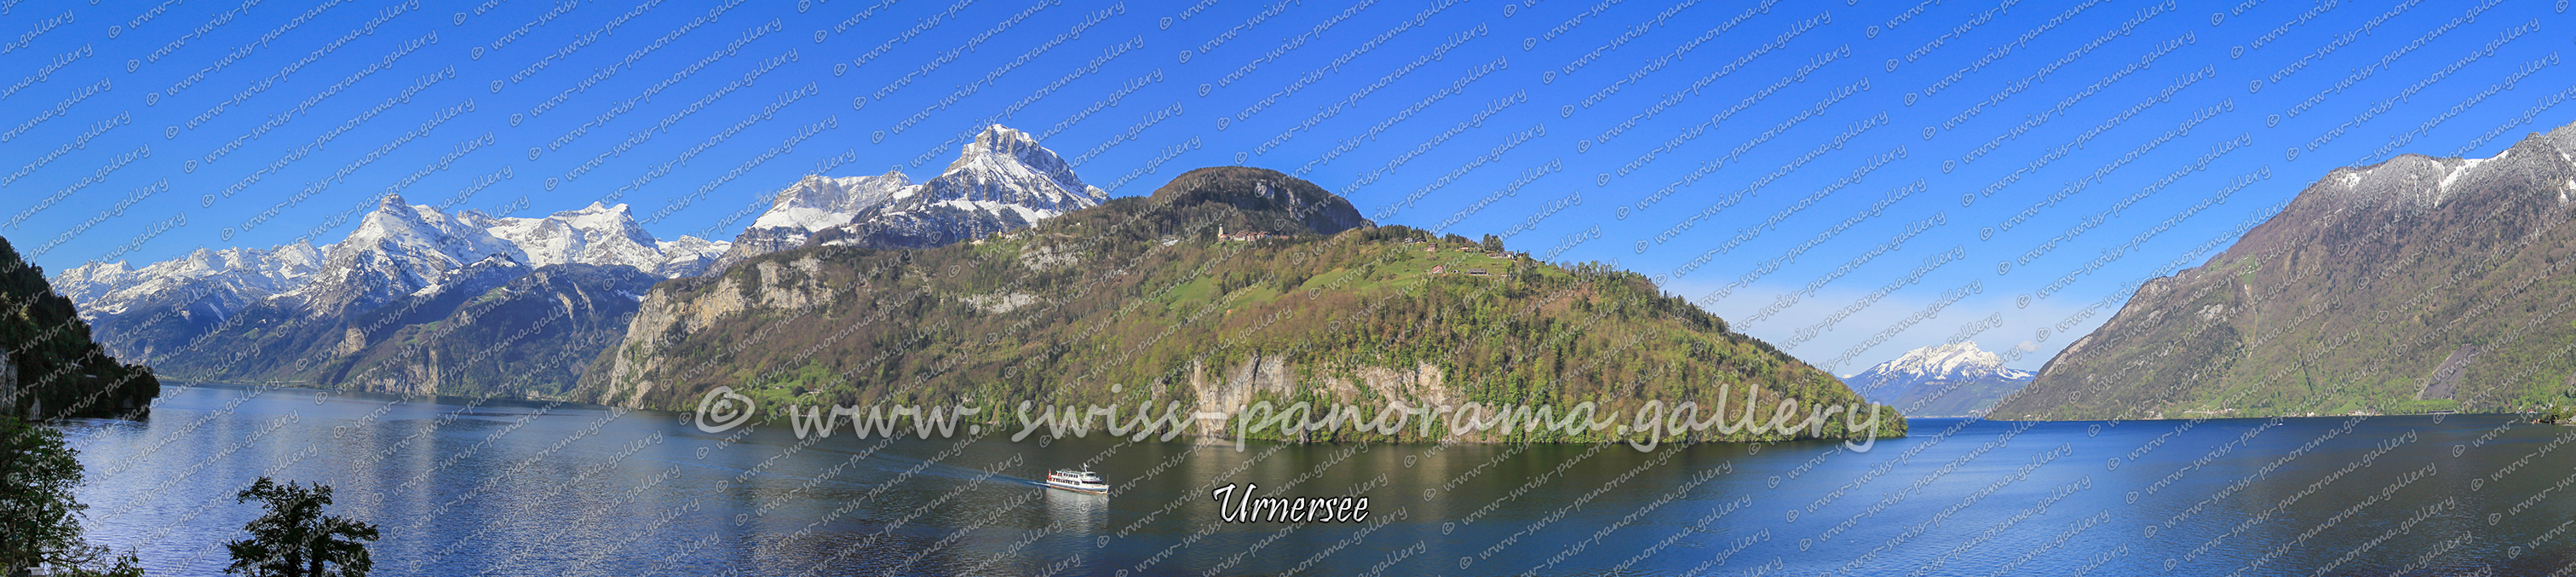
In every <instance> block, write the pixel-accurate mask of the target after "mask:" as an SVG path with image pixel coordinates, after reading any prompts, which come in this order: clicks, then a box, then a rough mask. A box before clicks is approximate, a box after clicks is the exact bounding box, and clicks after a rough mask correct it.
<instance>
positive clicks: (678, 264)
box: [54, 126, 1108, 391]
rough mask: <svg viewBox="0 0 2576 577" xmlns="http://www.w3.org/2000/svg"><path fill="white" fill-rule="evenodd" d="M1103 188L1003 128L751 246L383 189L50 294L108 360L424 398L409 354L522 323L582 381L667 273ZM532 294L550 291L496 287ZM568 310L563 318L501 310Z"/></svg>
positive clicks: (1013, 225) (741, 239) (787, 202)
mask: <svg viewBox="0 0 2576 577" xmlns="http://www.w3.org/2000/svg"><path fill="white" fill-rule="evenodd" d="M1107 196H1108V195H1107V194H1106V193H1104V192H1102V191H1101V190H1100V189H1098V188H1093V187H1090V186H1088V185H1085V184H1083V183H1082V180H1081V179H1080V178H1078V177H1076V176H1074V174H1073V171H1072V169H1071V167H1070V166H1068V165H1066V164H1065V162H1064V160H1063V159H1061V158H1058V157H1057V156H1056V155H1055V153H1054V152H1052V151H1049V150H1047V149H1046V148H1044V147H1040V146H1038V144H1037V142H1036V141H1034V140H1031V139H1030V138H1029V136H1028V135H1027V134H1024V133H1021V132H1020V131H1017V130H1011V129H1009V128H1004V127H1001V126H993V127H990V128H988V129H986V130H985V131H984V132H983V133H982V134H980V135H979V136H978V137H977V138H976V139H975V141H974V143H973V144H972V145H969V146H966V147H965V149H964V150H963V151H961V152H960V154H959V157H958V159H957V160H956V162H954V163H951V164H950V165H949V166H948V168H947V170H946V171H944V172H943V173H941V174H940V176H939V177H938V178H936V179H933V180H931V181H929V182H925V183H920V184H914V183H912V182H911V181H910V180H909V179H908V178H907V177H905V176H904V175H903V173H901V172H888V173H886V174H882V175H876V176H859V177H842V178H829V177H822V176H809V177H805V178H804V179H802V180H800V181H798V182H797V183H796V184H794V185H792V186H789V187H787V188H786V189H784V190H781V191H780V192H779V193H778V194H777V196H776V198H775V199H774V200H773V202H772V203H771V206H770V210H769V211H768V212H767V213H765V214H762V215H761V216H760V217H759V218H758V219H756V220H754V221H753V222H752V225H751V226H750V227H748V228H747V229H746V230H744V231H743V232H742V233H741V235H740V236H738V237H736V240H737V242H718V241H709V240H706V239H701V238H696V237H687V236H683V237H680V238H678V239H676V240H669V241H663V240H658V239H655V238H654V237H653V236H652V235H651V234H649V233H647V232H645V231H644V229H643V228H642V227H641V226H638V225H637V223H636V222H635V218H634V215H633V213H632V212H631V211H630V210H629V209H628V208H627V206H626V205H623V204H617V205H606V204H601V203H592V204H591V205H589V206H587V207H583V208H580V209H576V210H567V211H562V212H556V213H554V214H550V215H545V216H541V217H495V216H490V215H487V214H483V213H480V212H475V211H470V210H469V211H462V212H457V213H447V212H442V211H440V210H438V209H436V208H433V207H428V206H418V205H412V204H409V203H406V202H404V201H403V199H402V198H401V197H399V196H392V195H388V196H386V197H384V198H383V199H381V200H380V202H379V203H378V205H377V206H376V208H375V210H373V211H371V212H368V213H367V214H366V215H364V216H363V217H362V218H361V219H360V221H359V223H358V225H357V227H356V228H355V230H353V231H351V232H350V233H349V235H348V236H347V237H345V238H342V239H340V241H339V242H334V243H330V244H327V245H322V246H314V245H312V244H307V243H302V242H299V243H297V244H292V245H286V246H279V247H272V248H266V249H253V248H231V249H224V250H200V251H197V252H195V253H192V254H190V255H188V256H186V257H182V258H178V259H172V260H170V261H165V262H158V263H152V264H149V265H144V266H142V267H140V268H135V267H133V266H131V265H129V264H127V263H125V262H113V263H92V264H87V265H83V266H80V267H75V268H72V269H70V270H66V271H62V272H61V273H60V274H57V275H55V278H54V285H55V286H56V287H60V288H59V289H58V290H60V291H62V293H63V294H65V295H67V296H69V297H70V298H71V299H72V300H73V301H74V302H75V304H76V305H77V307H78V308H79V310H80V311H81V314H82V316H83V317H85V318H86V319H87V320H89V321H90V322H91V323H92V326H93V327H95V331H96V332H95V334H96V335H97V336H98V338H99V340H100V341H101V342H102V343H103V344H105V345H107V347H108V348H109V349H110V350H111V351H113V352H116V353H118V354H120V355H125V356H131V357H133V358H136V359H139V360H142V361H144V362H150V363H154V366H156V367H157V368H163V369H167V370H168V371H170V373H171V374H173V375H177V376H184V377H189V378H202V379H250V380H259V379H268V380H298V381H310V382H314V383H318V384H322V385H324V386H356V387H360V388H366V389H372V390H388V391H405V390H427V389H422V388H421V387H430V388H432V389H435V388H437V387H439V385H438V383H440V382H443V381H442V379H441V378H439V375H447V374H450V373H448V372H443V371H447V370H449V369H456V368H458V367H451V366H447V365H451V364H453V363H452V362H449V361H441V360H439V359H437V358H414V357H412V356H409V355H411V354H412V353H411V351H415V350H430V349H437V348H440V347H446V348H450V349H454V350H457V351H465V350H468V349H474V348H476V347H488V346H492V343H495V342H511V343H517V342H520V341H511V340H508V339H512V338H518V337H513V336H511V335H514V334H518V333H516V332H506V331H505V332H491V330H492V329H493V328H494V327H500V326H515V325H513V323H517V324H523V325H528V326H525V327H521V328H523V329H528V330H532V331H536V332H532V333H529V334H538V333H544V334H549V335H554V336H552V337H546V338H550V339H554V344H555V345H560V346H557V347H556V348H557V349H560V350H558V351H556V352H552V353H545V354H537V353H528V354H523V355H520V356H517V357H510V359H515V360H507V361H506V362H524V363H527V364H526V365H525V366H520V367H518V368H514V369H512V371H519V372H526V371H537V372H539V373H544V374H550V375H551V374H554V372H555V371H571V373H572V374H578V373H579V371H580V370H581V369H582V367H583V366H584V363H585V362H586V361H587V359H590V358H591V357H592V356H595V353H596V352H597V350H598V347H601V346H606V343H608V342H611V341H613V340H614V339H613V338H609V337H614V336H615V335H610V334H606V333H605V332H604V331H609V330H611V329H609V328H603V327H613V326H616V325H617V323H618V322H619V321H617V320H615V318H613V317H615V316H616V315H623V314H625V313H628V312H632V309H633V303H632V302H631V301H633V300H634V299H637V298H640V297H641V295H642V294H643V293H644V292H645V289H646V288H648V287H650V286H651V285H652V283H653V282H655V281H659V280H661V279H668V278H676V277H685V276H698V275H701V274H704V273H706V272H708V271H710V270H719V271H720V270H723V267H725V266H726V265H729V264H731V263H732V262H736V261H740V260H742V259H745V258H750V257H752V256H756V255H759V254H762V253H767V252H774V251H778V250H786V249H792V248H797V247H802V246H809V245H812V244H814V243H816V242H821V241H826V240H831V239H833V238H838V239H840V241H839V242H840V243H842V244H860V245H865V246H875V247H882V248H921V247H932V246H939V245H944V244H949V243H954V242H958V241H963V240H969V239H974V238H978V237H981V236H984V235H988V234H993V233H997V232H1003V231H1007V230H1014V229H1019V228H1025V227H1027V226H1029V225H1030V224H1032V223H1034V222H1036V221H1038V220H1042V219H1045V218H1049V217H1053V216H1055V215H1058V214H1062V213H1064V212H1066V211H1071V210H1077V209H1082V208H1088V207H1092V206H1096V205H1099V204H1100V203H1101V202H1102V201H1105V200H1107ZM521 285H525V286H527V287H541V288H543V290H538V289H537V288H530V289H528V290H526V291H521V292H522V293H525V294H517V293H513V294H515V295H516V296H513V294H502V293H499V292H494V291H500V290H502V289H503V288H505V287H508V286H521ZM602 298H605V299H607V300H617V299H625V300H627V301H630V302H627V303H624V304H619V303H608V302H606V300H600V299H602ZM585 302H586V303H591V304H584V305H580V306H574V305H572V304H566V303H585ZM512 303H516V304H512ZM548 303H553V304H552V305H549V304H548ZM603 303H604V304H603ZM522 305H524V306H522ZM554 305H561V306H554ZM554 309H562V311H564V315H565V316H563V317H562V318H560V319H551V317H549V318H546V319H530V318H516V317H510V316H509V313H506V312H499V311H521V312H529V313H530V314H535V312H533V311H548V310H554ZM548 314H551V313H548ZM585 315H610V316H608V317H600V318H590V317H589V316H585ZM549 319H551V320H549ZM538 321H544V322H538ZM558 321H560V322H558ZM530 323H535V324H530ZM549 323H553V324H549ZM531 327H538V328H531ZM545 327H551V328H545ZM565 327H586V328H581V329H580V330H571V329H569V328H565ZM548 331H554V332H548ZM564 331H569V332H564ZM460 339H461V340H460ZM388 343H391V344H388ZM411 343H424V344H423V345H422V347H423V348H415V347H410V346H409V344H411ZM429 343H444V344H429ZM396 345H401V346H396ZM388 347H391V348H388ZM460 347H461V348H460ZM441 350H445V349H441ZM557 353H560V354H557ZM529 355H534V356H529ZM462 358H480V359H485V360H491V359H493V358H496V357H493V356H489V355H472V354H468V355H466V356H465V357H462ZM514 366H516V365H514ZM477 370H480V369H477ZM495 374H499V373H495ZM529 374H536V373H529ZM558 376H560V375H558Z"/></svg>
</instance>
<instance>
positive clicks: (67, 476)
mask: <svg viewBox="0 0 2576 577" xmlns="http://www.w3.org/2000/svg"><path fill="white" fill-rule="evenodd" d="M80 480H81V464H80V461H79V460H78V459H76V458H75V455H74V453H73V452H72V449H71V448H70V447H66V446H63V434H62V432H60V431H55V430H53V429H51V428H46V427H44V426H41V425H36V424H32V423H28V422H25V421H21V420H19V419H18V418H17V417H11V416H5V415H0V575H18V574H21V573H22V572H24V571H26V570H28V569H31V568H34V567H38V566H43V565H51V564H59V563H62V562H64V561H66V560H68V559H67V558H68V556H70V555H73V554H75V553H76V552H77V551H79V550H80V549H81V540H80V535H81V527H80V512H81V510H82V509H87V508H89V506H88V505H83V504H80V503H79V502H77V501H74V500H72V487H73V486H75V485H79V484H80Z"/></svg>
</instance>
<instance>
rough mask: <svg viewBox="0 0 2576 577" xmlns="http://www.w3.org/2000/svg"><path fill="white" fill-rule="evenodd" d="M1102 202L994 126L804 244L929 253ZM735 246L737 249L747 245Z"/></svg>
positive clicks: (1013, 133) (1069, 173) (1022, 140)
mask: <svg viewBox="0 0 2576 577" xmlns="http://www.w3.org/2000/svg"><path fill="white" fill-rule="evenodd" d="M1107 200H1109V193H1107V192H1105V191H1102V190H1100V189H1099V188H1095V187H1092V186H1090V185H1087V184H1083V182H1082V177H1080V176H1076V175H1075V174H1074V173H1073V166H1072V165H1070V164H1066V163H1065V161H1064V159H1063V158H1061V157H1058V156H1056V154H1055V151H1052V150H1047V148H1046V147H1044V146H1039V145H1038V143H1037V141H1036V140H1034V139H1031V138H1029V135H1028V134H1027V133H1024V132H1020V131H1018V130H1012V129H1010V128H1007V127H1003V126H1001V125H993V126H991V127H987V128H985V129H984V132H983V133H981V134H978V135H976V136H975V141H974V142H973V143H971V144H968V145H966V146H965V147H964V149H963V150H960V151H958V154H957V160H956V161H954V162H950V163H948V168H947V169H946V170H944V171H942V172H941V173H940V174H939V176H938V177H936V178H932V179H930V181H929V182H924V183H922V184H919V185H914V186H909V187H904V188H902V189H901V190H898V191H895V192H894V193H893V194H892V195H891V201H890V202H887V203H885V204H882V205H879V206H876V207H874V208H871V209H869V210H868V211H867V212H866V213H864V214H860V215H858V216H857V217H856V218H854V219H852V220H851V221H850V222H849V223H848V224H843V225H840V226H835V227H831V228H829V229H824V230H820V231H817V232H816V233H815V234H814V235H813V237H812V240H811V241H809V242H811V243H818V244H836V245H853V246H867V247H875V248H929V247H935V246H941V245H946V244H950V243H955V242H960V241H965V240H972V239H976V238H981V237H984V236H985V235H990V234H994V233H1000V232H1005V231H1011V230H1017V229H1022V228H1027V227H1028V226H1029V225H1031V224H1035V223H1036V222H1038V221H1040V220H1045V219H1048V218H1054V217H1055V216H1056V215H1060V214H1064V213H1066V212H1070V211H1075V210H1081V209H1085V208H1091V207H1094V206H1099V205H1100V203H1102V202H1105V201H1107ZM735 244H736V247H737V248H738V250H739V249H741V247H742V246H743V244H744V243H743V242H740V241H737V242H736V243H735ZM720 266H721V264H720Z"/></svg>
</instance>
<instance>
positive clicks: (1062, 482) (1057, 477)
mask: <svg viewBox="0 0 2576 577" xmlns="http://www.w3.org/2000/svg"><path fill="white" fill-rule="evenodd" d="M1046 486H1049V487H1054V488H1058V489H1064V490H1067V491H1075V492H1081V493H1090V494H1094V495H1107V494H1109V484H1108V483H1102V482H1100V474H1099V473H1093V472H1090V471H1077V470H1073V469H1056V470H1055V471H1054V472H1051V473H1047V478H1046Z"/></svg>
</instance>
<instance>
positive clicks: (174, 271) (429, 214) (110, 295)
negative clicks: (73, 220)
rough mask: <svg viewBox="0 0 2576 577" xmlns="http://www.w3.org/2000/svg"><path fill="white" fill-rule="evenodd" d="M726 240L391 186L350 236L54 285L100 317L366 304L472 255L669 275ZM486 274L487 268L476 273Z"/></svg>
mask: <svg viewBox="0 0 2576 577" xmlns="http://www.w3.org/2000/svg"><path fill="white" fill-rule="evenodd" d="M726 247H727V243H722V242H710V241H706V240H703V239H698V238H695V237H681V238H680V239H679V240H676V241H669V242H659V241H655V240H654V239H653V237H652V235H650V234H647V233H645V232H644V229H643V227H641V226H637V225H636V223H635V218H634V215H633V213H632V212H631V211H629V209H628V208H627V206H626V205H624V204H619V205H614V206H602V205H600V204H597V203H593V204H591V205H590V206H589V207H586V208H582V209H579V210H568V211H563V212H557V213H554V214H551V215H547V216H543V217H535V218H524V217H492V216H487V215H484V214H483V213H480V212H475V211H471V210H469V211H464V212H460V213H456V214H453V215H450V214H447V213H443V212H439V211H438V209H435V208H432V207H428V206H421V205H412V204H407V203H404V202H403V199H402V197H400V196H394V195H388V196H386V197H385V198H384V199H383V200H381V201H380V202H378V203H377V205H376V210H374V211H373V212H369V213H367V214H366V215H365V216H364V217H362V218H361V220H360V221H359V224H358V227H357V229H356V230H354V231H351V232H350V233H349V236H348V237H346V238H343V239H341V241H340V242H336V243H331V244H329V245H325V246H322V247H315V246H313V245H311V244H309V243H305V242H301V241H299V242H297V243H295V244H290V245H285V246H278V247H272V248H266V249H258V248H228V249H223V250H205V249H199V250H198V251H196V252H195V253H191V254H189V255H188V256H185V257H181V258H177V259H172V260H168V261H163V262H157V263H152V264H149V265H145V266H143V267H142V268H139V269H138V268H131V267H130V265H128V264H127V263H125V262H124V261H118V262H110V263H90V264H86V265H82V266H78V267H73V268H72V269H70V270H65V271H63V272H62V273H60V274H57V275H55V277H54V279H53V282H54V284H55V286H58V287H63V291H64V295H65V296H67V297H70V298H71V299H72V301H73V302H75V303H78V305H79V307H80V310H81V314H82V315H83V316H84V317H86V318H88V319H89V320H91V321H92V322H96V321H98V319H99V317H100V316H101V315H119V314H124V313H128V312H135V311H141V310H145V309H156V308H168V307H180V310H181V311H183V312H188V313H190V314H213V315H216V316H218V317H221V316H226V315H229V314H230V313H231V312H232V311H235V310H238V309H239V308H240V307H241V306H244V305H247V304H249V303H252V302H260V301H265V300H271V299H283V300H285V301H288V302H287V303H285V304H290V305H292V308H300V309H303V310H305V311H306V312H308V313H312V314H327V313H345V312H355V311H363V310H367V309H369V308H373V307H374V306H379V305H382V304H384V303H387V302H391V301H392V300H393V299H396V298H399V297H402V296H405V295H411V294H415V293H420V292H423V291H427V290H432V289H435V288H437V287H440V286H442V285H443V284H445V283H448V282H451V281H454V280H457V279H458V278H460V277H458V273H459V272H460V271H462V270H464V269H465V268H466V267H467V266H468V265H471V264H473V263H476V262H481V261H484V260H487V259H493V258H499V259H504V260H508V261H511V262H515V263H518V264H520V265H524V266H521V267H519V268H521V269H534V268H537V267H543V266H547V265H556V264H570V263H578V264H594V265H624V266H632V267H635V268H637V269H638V270H642V271H645V272H649V273H653V274H656V275H659V276H663V277H672V276H688V275H695V274H697V273H698V272H700V271H703V270H705V267H706V266H707V264H708V263H709V262H712V261H713V259H714V257H715V255H718V254H722V253H723V252H724V250H725V248H726ZM468 276H479V275H468Z"/></svg>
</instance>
